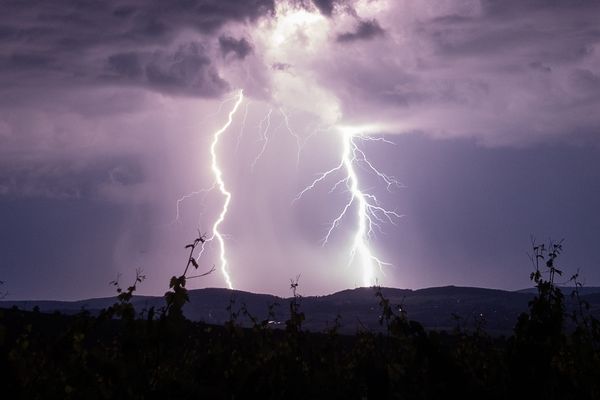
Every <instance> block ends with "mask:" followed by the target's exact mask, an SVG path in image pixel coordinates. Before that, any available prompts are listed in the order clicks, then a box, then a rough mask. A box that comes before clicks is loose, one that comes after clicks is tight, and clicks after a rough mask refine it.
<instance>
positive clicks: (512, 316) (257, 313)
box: [0, 286, 600, 334]
mask: <svg viewBox="0 0 600 400" xmlns="http://www.w3.org/2000/svg"><path fill="white" fill-rule="evenodd" d="M562 290H563V293H564V294H565V297H566V298H567V305H568V304H570V301H569V299H570V297H569V295H570V293H571V291H572V288H562ZM382 293H383V294H384V296H385V297H386V298H388V299H389V300H390V302H391V303H392V304H394V305H398V306H401V307H402V308H403V309H404V310H405V311H406V312H407V313H408V318H409V319H412V320H416V321H418V322H420V323H421V324H422V325H423V326H424V327H425V328H427V329H437V330H452V329H454V328H455V327H456V326H457V323H460V324H461V326H462V327H466V328H472V327H474V326H475V324H476V323H478V321H479V322H481V321H484V322H483V323H484V325H485V329H486V331H487V332H489V333H491V334H505V333H510V332H511V331H512V329H513V327H514V325H515V323H516V321H517V317H518V316H519V314H520V313H521V312H523V311H525V310H526V309H527V304H528V302H529V301H530V300H531V299H532V297H533V296H534V295H535V293H536V289H535V288H533V289H523V290H519V291H515V292H511V291H505V290H496V289H485V288H476V287H458V286H444V287H432V288H426V289H419V290H410V289H394V288H382ZM580 293H581V295H582V298H583V299H584V300H586V301H588V302H589V303H590V305H591V309H592V310H593V312H594V313H595V314H598V313H599V311H600V288H598V287H586V288H582V290H581V291H580ZM189 298H190V302H189V303H188V304H186V305H185V306H184V313H185V315H186V317H187V318H189V319H191V320H194V321H204V322H207V323H211V324H223V323H225V322H226V321H228V320H229V318H230V312H229V311H228V310H227V308H228V306H229V305H230V304H231V311H233V312H238V311H239V310H240V309H241V307H242V305H245V308H246V310H247V311H248V313H249V314H251V315H252V316H254V317H255V318H257V319H258V320H263V319H269V320H271V324H272V325H274V326H278V325H280V324H282V322H283V321H285V319H286V318H287V316H288V315H289V312H288V303H289V301H290V299H289V298H282V297H277V296H273V295H269V294H257V293H251V292H244V291H239V290H229V289H219V288H207V289H197V290H190V291H189ZM114 302H115V298H114V297H107V298H98V299H87V300H79V301H37V300H36V301H10V300H5V301H0V307H1V308H10V307H12V306H17V307H18V308H20V309H23V310H32V309H33V308H34V307H38V308H39V310H40V311H41V312H46V313H51V312H55V311H58V312H61V313H65V314H74V313H77V312H79V311H81V310H87V311H89V312H91V313H92V314H95V313H97V312H99V311H100V310H102V309H104V308H106V307H108V306H110V305H111V304H113V303H114ZM301 302H302V303H301V310H302V311H303V312H304V313H305V315H306V321H305V324H304V327H305V328H306V329H307V330H312V331H322V330H324V329H326V328H327V327H330V326H332V324H333V321H334V320H335V318H336V316H338V315H339V316H340V331H341V332H343V333H350V334H351V333H355V332H356V331H357V330H358V329H369V330H374V331H377V330H380V329H382V328H381V326H380V325H379V320H378V313H379V310H380V308H379V305H378V302H377V299H376V297H375V290H374V289H373V288H357V289H349V290H343V291H340V292H337V293H333V294H330V295H326V296H307V297H303V298H302V300H301ZM132 303H133V304H134V306H135V308H136V311H137V312H141V311H142V310H144V309H149V308H150V307H155V308H157V309H158V308H160V307H162V306H164V299H163V298H162V297H160V296H134V297H133V300H132ZM270 304H278V305H277V306H276V307H275V308H274V311H275V315H274V316H272V317H269V316H268V307H269V305H270ZM237 320H238V322H240V323H242V324H249V322H250V319H249V318H248V317H247V316H245V315H244V314H243V313H240V314H239V316H238V317H237Z"/></svg>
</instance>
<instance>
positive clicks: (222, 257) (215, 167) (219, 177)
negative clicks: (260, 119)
mask: <svg viewBox="0 0 600 400" xmlns="http://www.w3.org/2000/svg"><path fill="white" fill-rule="evenodd" d="M243 100H244V91H243V90H240V92H239V94H238V97H237V100H236V102H235V105H234V106H233V108H232V109H231V111H230V112H229V116H228V118H227V123H226V124H225V125H223V127H222V128H221V129H219V130H218V131H216V132H215V133H214V134H213V140H212V143H211V145H210V156H211V164H210V168H211V170H212V173H213V175H214V177H215V184H216V186H217V187H218V188H219V191H220V192H221V194H222V195H223V196H224V197H225V202H224V203H223V208H222V209H221V213H220V214H219V217H218V218H217V220H216V221H215V223H214V224H213V227H212V234H211V236H210V237H209V238H207V239H206V241H205V242H204V243H202V249H201V251H200V255H202V253H204V248H205V245H206V244H207V243H210V242H212V241H213V240H214V239H217V242H219V261H220V270H221V273H222V274H223V277H224V278H225V282H226V283H227V286H228V287H229V289H233V284H232V283H231V277H230V276H229V272H228V271H227V257H226V254H225V241H224V240H223V235H222V234H221V233H220V232H219V226H220V225H221V223H223V221H224V220H225V216H226V215H227V211H228V210H229V203H230V202H231V192H229V191H228V190H227V188H226V187H225V182H224V181H223V173H222V172H221V168H220V167H219V160H218V157H217V145H218V144H219V138H220V137H221V135H222V134H223V133H224V132H225V131H226V130H227V128H229V126H230V125H231V123H232V122H233V116H234V115H235V113H236V111H237V110H238V108H239V107H240V104H242V101H243ZM200 255H199V256H198V257H200Z"/></svg>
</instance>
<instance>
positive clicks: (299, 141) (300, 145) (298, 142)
mask: <svg viewBox="0 0 600 400" xmlns="http://www.w3.org/2000/svg"><path fill="white" fill-rule="evenodd" d="M279 113H280V114H281V115H282V116H283V121H284V123H285V127H286V129H287V131H288V132H289V133H290V135H292V137H293V138H294V139H296V147H297V152H296V168H298V166H299V165H300V153H301V152H302V148H303V147H304V143H302V139H300V136H298V134H297V133H296V132H295V131H294V130H293V129H292V127H291V126H290V119H289V118H288V115H287V114H286V112H285V111H284V110H283V107H279Z"/></svg>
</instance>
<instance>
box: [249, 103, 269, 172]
mask: <svg viewBox="0 0 600 400" xmlns="http://www.w3.org/2000/svg"><path fill="white" fill-rule="evenodd" d="M271 114H273V109H272V108H271V109H269V112H268V113H267V115H265V117H264V118H263V119H261V120H260V123H259V125H258V129H259V131H260V132H261V141H262V147H261V149H260V151H259V152H258V154H257V155H256V158H254V161H252V164H251V168H252V171H254V167H255V166H256V163H257V162H258V160H260V158H261V157H262V155H263V154H264V153H265V150H266V149H267V145H268V144H269V135H268V133H269V128H270V127H271ZM263 126H264V128H263Z"/></svg>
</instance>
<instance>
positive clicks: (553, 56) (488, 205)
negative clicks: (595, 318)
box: [0, 0, 600, 298]
mask: <svg viewBox="0 0 600 400" xmlns="http://www.w3.org/2000/svg"><path fill="white" fill-rule="evenodd" d="M598 15H600V2H599V1H567V0H554V1H543V0H510V1H505V0H503V1H500V0H442V1H435V2H415V1H410V0H406V1H404V0H289V1H284V0H281V1H275V0H247V1H242V0H174V1H169V2H164V1H152V2H146V1H141V0H108V1H85V2H81V1H76V0H56V1H43V0H34V1H28V2H22V1H16V0H8V1H4V2H2V4H1V5H0V203H1V205H2V207H1V208H0V238H1V239H2V241H3V243H5V244H4V245H1V246H2V247H0V251H1V254H0V279H2V280H3V281H6V287H7V288H8V290H9V291H11V292H13V293H17V297H54V298H57V297H60V298H74V297H84V296H92V295H107V294H111V293H110V292H108V291H109V290H110V289H109V287H108V285H105V283H106V282H108V281H110V280H112V279H114V277H115V275H116V273H118V272H124V273H125V275H127V273H132V271H133V270H134V268H136V267H139V266H141V267H143V268H144V270H145V271H146V273H147V275H148V277H149V279H148V281H146V282H144V289H143V290H145V291H146V292H147V293H161V292H164V290H163V289H164V283H165V282H167V280H168V278H169V277H170V276H172V275H173V274H176V273H180V272H179V265H178V264H177V261H175V262H174V261H173V260H180V257H181V256H182V254H181V250H182V247H183V245H184V244H185V243H187V242H188V240H190V239H191V238H192V237H195V236H194V235H197V234H198V231H199V230H200V231H201V232H208V231H209V230H210V227H211V225H210V224H211V222H212V221H213V220H214V218H213V217H214V216H215V215H217V214H215V213H216V212H217V211H218V210H219V207H220V206H221V205H222V202H221V201H222V198H221V197H220V195H219V193H218V192H215V191H213V192H210V191H208V190H207V189H208V188H210V187H211V186H212V185H213V180H214V178H213V176H212V174H211V172H212V171H211V168H210V165H209V163H210V155H209V148H210V145H211V140H212V135H213V134H214V132H215V131H217V130H218V129H219V128H221V127H222V126H223V123H224V122H225V121H227V116H228V112H229V111H230V110H231V106H232V104H233V100H235V98H236V97H235V96H237V95H238V93H239V89H243V92H244V95H245V96H246V97H245V100H244V102H243V104H242V105H241V106H240V109H239V110H238V114H236V116H235V118H234V120H233V122H232V125H231V126H230V128H229V129H228V130H227V132H226V133H225V134H224V135H223V136H222V138H221V142H220V143H219V146H217V151H218V153H219V155H220V163H221V167H222V170H223V177H224V179H225V181H226V184H227V187H228V188H229V189H230V190H231V193H232V201H231V207H230V210H229V214H228V216H227V219H226V221H225V222H224V223H223V231H224V233H225V234H226V235H227V243H228V246H229V247H228V251H229V256H230V261H231V272H232V276H233V277H234V283H235V285H236V288H240V289H244V290H254V291H266V292H271V293H277V294H287V291H286V289H287V283H288V282H289V280H288V279H289V278H290V277H293V276H297V275H298V274H302V281H301V288H302V289H303V290H302V293H303V294H322V293H326V292H331V291H333V290H339V289H343V288H347V287H352V286H354V285H357V284H360V282H359V281H360V279H359V278H357V276H358V275H359V274H358V273H356V271H355V270H354V269H350V268H348V267H347V265H348V262H349V261H348V257H347V255H348V251H347V250H348V243H349V242H350V240H351V234H350V232H351V230H352V229H353V227H354V224H355V222H356V221H355V220H354V219H352V218H351V217H349V218H347V219H344V220H342V221H341V222H340V227H341V228H340V229H339V230H337V231H336V232H335V234H334V235H332V238H331V241H330V242H329V243H328V245H327V246H325V247H322V246H321V245H320V244H321V242H320V240H321V239H322V237H323V235H324V234H325V233H326V231H327V227H328V226H329V225H328V224H329V223H331V221H332V220H333V219H335V217H336V216H337V215H338V213H339V212H340V205H341V206H342V207H343V206H344V204H346V203H345V201H347V197H346V196H347V192H344V191H342V190H333V191H332V187H331V186H328V185H327V184H325V183H323V184H322V185H317V188H316V190H315V191H313V192H310V193H309V194H307V195H306V196H305V197H304V198H303V199H302V201H296V202H294V204H293V205H291V203H292V200H293V199H294V198H295V197H296V195H297V194H298V192H299V191H300V190H301V189H302V188H304V187H305V186H306V185H307V184H309V183H310V182H312V180H313V179H314V178H315V176H319V173H321V172H322V171H327V170H329V169H330V168H335V166H336V165H339V159H338V157H339V154H340V141H339V135H338V134H337V133H339V132H338V131H337V128H338V127H340V126H344V127H355V128H356V129H357V130H360V129H361V128H362V127H364V129H365V130H368V132H365V133H368V134H374V135H380V136H381V138H382V139H385V140H386V141H392V142H395V143H396V144H397V145H396V146H394V145H389V146H388V145H387V143H386V142H384V141H383V140H378V141H372V142H367V141H364V143H362V142H361V143H360V145H361V149H363V150H364V152H365V155H366V156H368V157H369V159H370V160H371V162H372V163H373V165H374V166H376V167H377V168H380V169H381V170H382V171H385V172H387V173H389V174H390V175H393V176H395V177H397V178H398V180H399V181H400V182H402V183H403V184H406V186H405V187H402V188H398V189H394V190H391V191H388V190H386V189H387V188H386V187H385V185H384V186H383V187H382V186H381V179H380V178H381V177H380V176H379V177H378V176H373V174H371V175H369V168H368V165H367V166H366V168H361V169H360V170H359V174H360V179H361V187H362V188H365V189H369V190H370V189H373V193H374V194H376V195H377V198H378V199H380V200H381V201H382V203H383V204H385V206H387V207H389V208H390V209H393V210H396V211H397V212H398V213H399V214H402V215H405V217H404V218H402V219H401V220H400V221H398V225H392V226H388V225H384V226H383V227H382V232H379V231H377V232H376V235H375V236H376V237H375V238H374V241H373V243H374V245H373V248H374V251H376V252H377V254H378V255H381V257H382V259H384V260H385V261H389V262H390V263H391V264H393V265H394V266H393V267H390V268H389V269H386V271H385V272H386V274H385V276H383V275H382V276H381V277H382V282H381V283H382V284H384V285H389V286H399V287H423V286H433V285H439V284H464V285H487V286H493V287H502V288H511V289H516V288H520V287H524V286H526V285H528V284H529V282H528V280H527V276H528V273H522V272H523V271H522V270H523V265H524V264H525V267H524V268H525V269H527V259H526V257H524V256H523V255H524V254H525V252H526V250H527V248H526V247H527V245H528V244H529V235H530V234H536V235H537V236H538V237H541V238H543V239H545V238H546V237H548V236H554V237H555V238H557V237H561V235H564V236H567V239H568V242H567V243H569V245H568V246H571V243H572V246H573V250H572V252H571V250H569V253H570V254H573V253H576V255H575V256H573V257H572V258H571V259H570V260H571V261H572V265H573V266H577V267H582V269H584V270H585V269H586V268H588V269H587V272H588V274H587V276H588V277H589V282H593V283H594V284H596V283H597V282H600V273H599V272H598V271H597V270H594V269H592V270H591V271H590V268H592V267H591V265H592V264H594V263H597V261H598V257H597V256H596V255H595V254H590V253H591V252H590V251H589V248H592V247H593V245H594V243H595V242H594V240H596V238H597V237H598V235H600V220H599V217H598V216H597V212H596V207H597V204H598V201H599V200H598V199H599V198H600V187H599V182H600V180H599V176H598V172H597V171H600V168H599V164H598V163H599V161H598V160H600V146H599V143H600V113H599V112H598V110H599V109H600V29H599V28H598V23H597V20H598ZM363 146H364V148H363ZM263 150H264V151H263ZM258 154H262V157H258ZM363 166H365V165H363ZM341 178H342V177H340V176H336V177H335V179H333V182H331V183H332V185H334V184H335V182H336V179H341ZM328 183H329V182H328ZM341 186H343V185H341V184H340V185H338V186H337V189H340V188H341ZM186 196H187V197H186ZM181 199H184V200H181ZM32 237H33V238H35V242H36V243H39V246H40V248H39V249H38V250H37V251H36V252H31V251H29V247H28V246H29V245H28V243H29V241H30V238H32ZM498 243H503V244H505V246H506V251H503V252H501V253H502V254H500V253H499V252H498ZM432 249H433V250H432ZM40 254H43V255H44V256H43V257H42V256H40ZM215 254H216V252H215V251H214V249H212V251H211V250H210V249H209V250H208V251H207V253H206V254H205V258H204V259H203V262H204V263H205V264H206V265H208V266H210V265H211V264H212V263H215V260H216V255H215ZM490 254H496V256H495V257H491V256H490ZM184 256H185V255H184ZM521 261H523V262H521ZM88 263H89V268H93V271H92V272H93V273H91V274H90V271H89V270H88ZM27 268H30V269H31V271H34V272H35V274H36V276H38V277H39V282H36V283H35V285H31V282H29V281H30V279H28V275H27V273H25V272H24V271H26V272H27V271H29V270H28V269H27ZM265 277H268V279H266V278H265ZM91 278H93V280H90V279H91ZM198 282H199V281H198ZM198 285H206V286H223V281H222V279H221V276H220V275H218V274H214V275H211V276H209V277H207V278H206V280H205V281H202V283H198Z"/></svg>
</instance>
